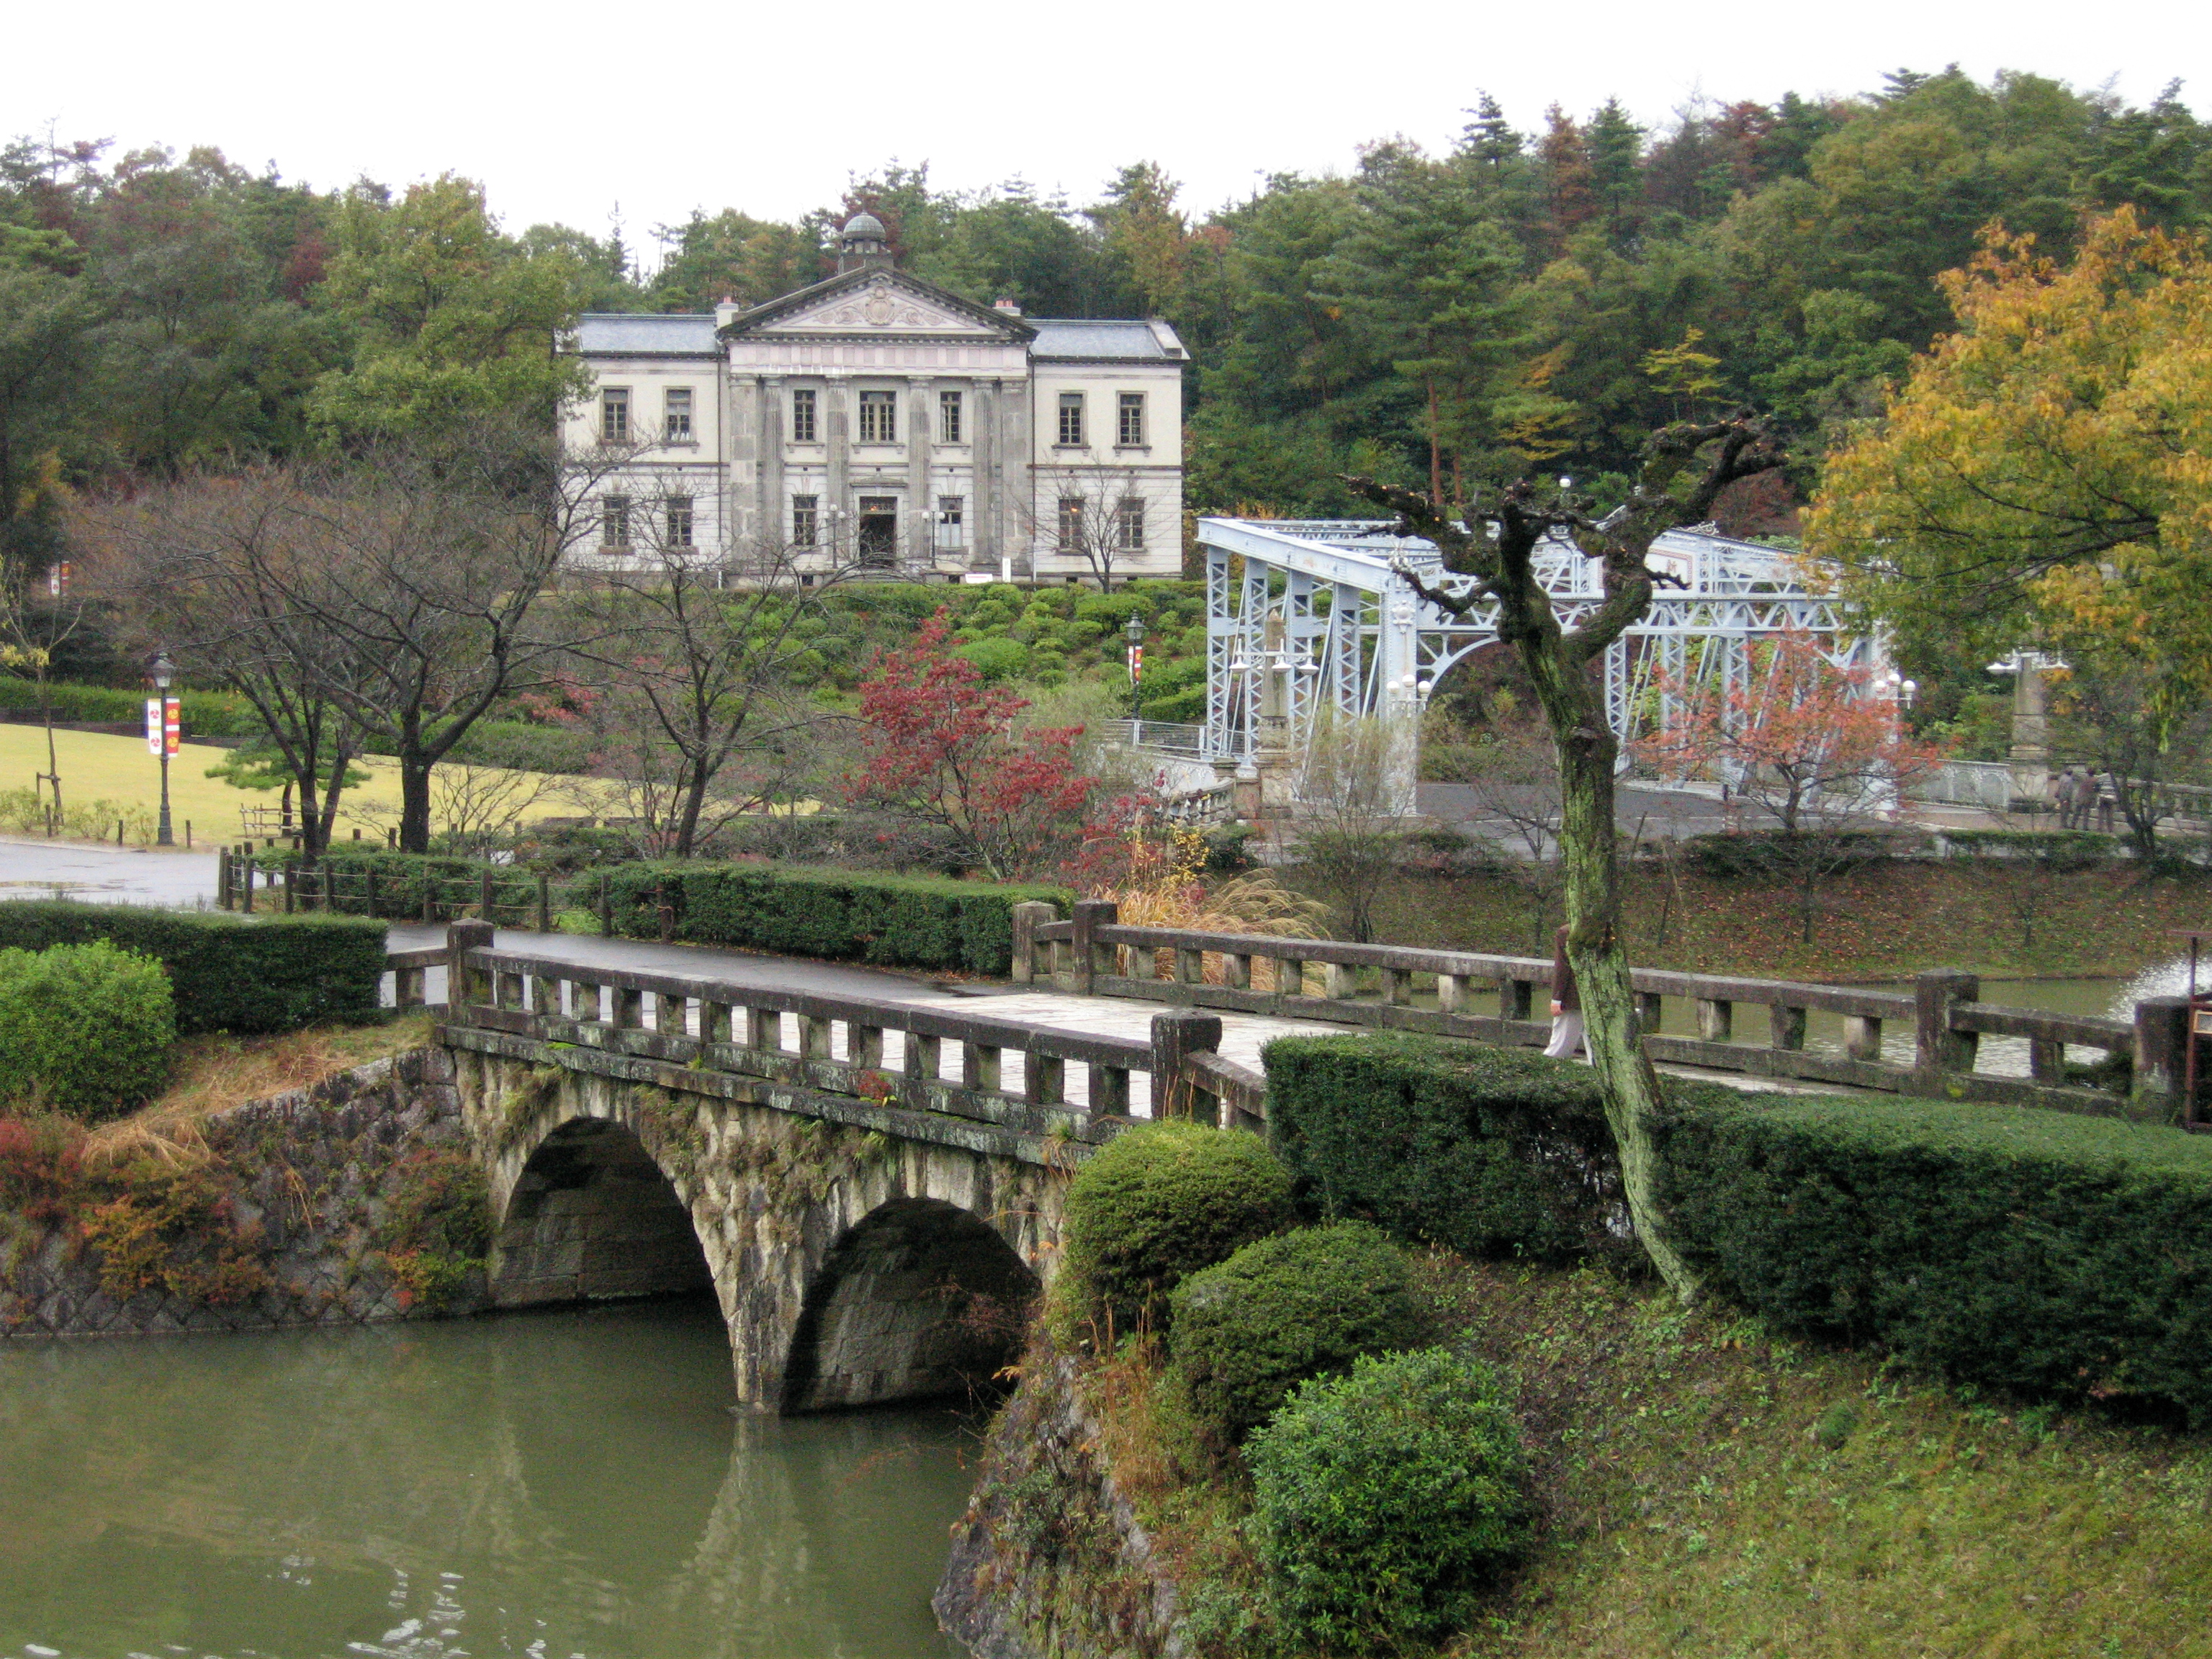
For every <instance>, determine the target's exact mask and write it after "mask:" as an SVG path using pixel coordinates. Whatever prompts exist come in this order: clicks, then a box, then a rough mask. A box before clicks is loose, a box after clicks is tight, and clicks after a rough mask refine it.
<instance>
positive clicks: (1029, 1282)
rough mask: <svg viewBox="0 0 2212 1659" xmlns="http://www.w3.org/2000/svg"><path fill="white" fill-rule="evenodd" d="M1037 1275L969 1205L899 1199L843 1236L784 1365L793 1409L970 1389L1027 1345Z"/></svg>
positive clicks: (818, 1277)
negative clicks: (1027, 1322)
mask: <svg viewBox="0 0 2212 1659" xmlns="http://www.w3.org/2000/svg"><path fill="white" fill-rule="evenodd" d="M1038 1288H1039V1286H1038V1282H1037V1276H1036V1274H1035V1273H1031V1272H1030V1270H1029V1268H1028V1267H1027V1266H1025V1265H1024V1263H1023V1261H1022V1259H1021V1257H1020V1256H1018V1255H1016V1254H1015V1253H1014V1249H1013V1247H1012V1246H1011V1245H1010V1244H1008V1243H1006V1240H1005V1239H1004V1238H1002V1237H1000V1236H999V1233H998V1232H997V1231H996V1230H994V1228H992V1227H991V1226H990V1225H988V1224H987V1223H986V1222H984V1221H983V1220H982V1219H981V1218H979V1217H977V1216H975V1215H972V1214H970V1213H969V1212H968V1211H966V1210H964V1209H963V1208H961V1207H960V1206H958V1205H957V1204H951V1203H947V1202H946V1201H945V1200H942V1199H933V1198H894V1199H891V1200H889V1201H888V1202H886V1203H884V1204H881V1205H878V1206H877V1207H876V1208H875V1209H873V1210H872V1211H871V1212H868V1214H867V1215H866V1216H865V1217H863V1218H861V1219H860V1222H859V1223H858V1224H857V1225H854V1226H853V1227H850V1228H848V1229H847V1230H846V1231H845V1233H844V1236H843V1237H841V1238H839V1239H838V1240H837V1242H836V1243H835V1244H834V1245H832V1246H831V1247H830V1249H829V1252H828V1254H827V1255H826V1256H825V1257H824V1258H823V1262H822V1266H821V1267H820V1269H819V1270H818V1271H817V1273H816V1274H815V1275H814V1279H813V1282H812V1283H811V1284H810V1285H808V1286H807V1289H806V1296H805V1303H804V1304H803V1305H802V1307H801V1310H800V1312H799V1323H798V1326H797V1328H796V1329H795V1330H794V1332H793V1337H792V1347H791V1354H790V1357H789V1358H788V1360H787V1362H786V1364H785V1368H784V1383H783V1386H784V1395H783V1402H782V1405H783V1409H784V1411H786V1412H787V1413H802V1412H817V1411H830V1410H835V1409H837V1408H839V1407H850V1406H869V1405H877V1404H880V1403H882V1402H884V1401H891V1400H929V1399H937V1398H942V1397H945V1396H949V1395H965V1394H969V1393H971V1392H973V1391H974V1390H975V1389H980V1388H982V1387H984V1386H987V1384H988V1383H989V1381H990V1379H991V1378H992V1377H993V1376H994V1375H995V1374H996V1373H997V1372H998V1371H999V1370H1000V1369H1001V1368H1002V1367H1004V1366H1005V1365H1006V1364H1008V1363H1010V1362H1011V1361H1012V1359H1013V1358H1015V1357H1016V1356H1017V1355H1018V1353H1019V1352H1020V1350H1021V1342H1022V1327H1023V1322H1024V1317H1025V1316H1026V1312H1027V1309H1028V1307H1029V1304H1030V1301H1031V1300H1032V1299H1033V1298H1034V1297H1036V1293H1037V1291H1038Z"/></svg>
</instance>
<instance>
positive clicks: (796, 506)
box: [791, 495, 822, 547]
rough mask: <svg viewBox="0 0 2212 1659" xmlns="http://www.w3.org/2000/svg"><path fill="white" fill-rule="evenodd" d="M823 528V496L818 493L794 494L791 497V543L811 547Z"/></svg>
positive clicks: (796, 545) (795, 545)
mask: <svg viewBox="0 0 2212 1659" xmlns="http://www.w3.org/2000/svg"><path fill="white" fill-rule="evenodd" d="M821 528H822V498H821V497H820V496H818V495H793V497H792V498H791V544H792V545H793V547H811V546H813V545H814V544H815V539H816V537H817V535H818V533H819V532H820V531H821Z"/></svg>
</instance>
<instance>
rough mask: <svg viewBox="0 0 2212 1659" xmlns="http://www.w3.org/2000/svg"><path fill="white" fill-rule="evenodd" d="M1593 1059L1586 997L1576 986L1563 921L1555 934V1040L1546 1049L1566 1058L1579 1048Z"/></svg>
mask: <svg viewBox="0 0 2212 1659" xmlns="http://www.w3.org/2000/svg"><path fill="white" fill-rule="evenodd" d="M1577 1048H1579V1049H1581V1050H1582V1051H1583V1059H1584V1060H1588V1059H1589V1034H1588V1033H1587V1032H1586V1031H1584V1030H1583V997H1582V993H1581V991H1580V990H1578V989H1577V987H1576V985H1575V969H1574V964H1573V963H1571V962H1569V961H1568V960H1567V929H1566V925H1565V923H1564V922H1562V923H1561V924H1560V926H1559V932H1558V933H1554V934H1553V935H1552V1040H1551V1041H1550V1042H1547V1043H1546V1044H1545V1045H1544V1052H1545V1053H1546V1054H1549V1055H1550V1056H1551V1057H1552V1058H1553V1060H1565V1059H1566V1058H1567V1057H1568V1056H1569V1055H1570V1054H1573V1053H1574V1051H1575V1050H1576V1049H1577Z"/></svg>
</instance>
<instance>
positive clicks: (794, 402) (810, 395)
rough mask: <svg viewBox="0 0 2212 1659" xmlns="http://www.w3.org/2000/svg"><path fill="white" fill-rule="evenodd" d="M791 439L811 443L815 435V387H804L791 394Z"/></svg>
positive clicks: (798, 442) (801, 442)
mask: <svg viewBox="0 0 2212 1659" xmlns="http://www.w3.org/2000/svg"><path fill="white" fill-rule="evenodd" d="M791 441H792V442H793V443H795V444H811V443H812V442H814V441H815V437H814V389H813V388H812V387H811V386H806V387H802V388H801V389H800V390H799V391H797V392H793V393H792V394H791Z"/></svg>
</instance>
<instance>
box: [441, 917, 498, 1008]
mask: <svg viewBox="0 0 2212 1659" xmlns="http://www.w3.org/2000/svg"><path fill="white" fill-rule="evenodd" d="M498 933H499V930H498V929H497V928H495V927H493V926H492V925H491V923H489V922H488V921H456V922H452V923H449V924H448V925H447V928H446V1006H447V1009H448V1010H449V1011H450V1012H451V1014H452V1016H453V1018H454V1019H455V1020H456V1022H458V1023H465V1022H462V1021H461V1010H462V1009H464V1008H465V1007H470V1006H474V1005H476V1004H478V1003H483V1002H488V1001H489V1000H490V998H489V994H488V988H487V987H485V986H484V985H483V984H482V983H481V981H482V980H483V975H482V974H480V973H478V972H477V970H476V969H472V968H471V967H470V966H469V965H468V963H467V961H466V957H467V953H468V952H469V951H489V950H490V949H491V948H492V941H493V940H494V939H496V938H497V937H498Z"/></svg>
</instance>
